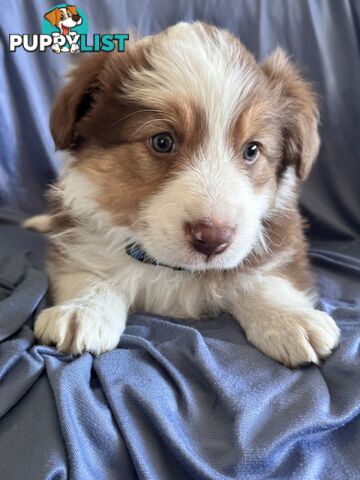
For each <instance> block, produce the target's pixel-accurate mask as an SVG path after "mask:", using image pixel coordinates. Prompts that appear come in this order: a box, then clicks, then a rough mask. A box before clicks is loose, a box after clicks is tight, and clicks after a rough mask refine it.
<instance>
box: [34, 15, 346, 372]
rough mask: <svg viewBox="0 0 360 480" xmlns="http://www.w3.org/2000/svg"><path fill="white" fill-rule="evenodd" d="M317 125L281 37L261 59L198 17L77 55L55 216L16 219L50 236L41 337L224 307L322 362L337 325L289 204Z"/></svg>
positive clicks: (78, 339)
mask: <svg viewBox="0 0 360 480" xmlns="http://www.w3.org/2000/svg"><path fill="white" fill-rule="evenodd" d="M317 126H318V109H317V105H316V101H315V98H314V94H313V92H312V89H311V87H310V85H309V84H308V83H306V82H305V81H304V80H303V79H302V78H301V76H300V75H299V73H298V70H297V69H296V68H295V67H294V65H292V64H291V63H290V62H289V60H288V59H287V57H286V55H285V54H284V52H283V51H282V50H280V49H278V50H276V51H275V52H274V53H273V54H272V55H271V56H270V57H269V58H267V59H266V60H265V61H264V62H263V63H261V64H257V63H256V61H255V59H254V57H253V56H252V55H251V54H250V53H249V52H248V51H247V50H246V49H245V48H244V46H243V45H242V44H241V43H240V42H239V41H238V40H237V39H236V38H234V37H233V36H232V35H230V34H229V33H228V32H226V31H224V30H219V29H217V28H215V27H211V26H208V25H206V24H203V23H194V24H186V23H179V24H177V25H175V26H173V27H171V28H169V29H167V30H166V31H164V32H162V33H160V34H159V35H154V36H150V37H146V38H144V39H141V40H138V41H135V42H134V43H133V44H131V45H130V46H129V47H128V49H127V51H126V52H125V53H100V54H91V55H89V56H87V57H85V58H83V59H82V60H81V61H80V63H79V64H78V66H77V67H76V68H75V69H74V70H73V71H72V72H71V76H70V79H69V82H68V83H67V84H66V86H65V88H64V89H63V90H62V91H61V92H60V94H59V96H58V98H57V100H56V102H55V105H54V108H53V111H52V115H51V131H52V134H53V137H54V141H55V145H56V147H57V149H60V150H66V151H67V154H66V158H65V166H64V169H63V171H62V173H61V174H60V177H59V180H58V181H57V183H56V185H54V186H53V188H52V189H51V191H50V198H51V210H50V214H49V216H40V217H34V218H33V219H30V220H29V221H28V222H27V226H30V227H31V226H33V227H35V228H36V227H37V228H38V229H40V230H43V231H47V232H48V235H49V239H50V250H49V257H48V273H49V276H50V281H51V290H52V295H53V299H54V302H55V306H53V307H52V308H48V309H46V310H43V311H42V312H41V313H40V315H39V317H38V318H37V320H36V323H35V334H36V336H37V337H38V338H39V340H40V341H41V342H43V343H45V344H55V345H56V347H57V348H58V349H59V350H61V351H64V352H71V353H75V354H79V353H81V352H84V351H89V352H92V353H94V354H96V355H97V354H100V353H101V352H105V351H107V350H111V349H113V348H115V347H116V346H117V345H118V342H119V339H120V336H121V334H122V333H123V331H124V329H125V326H126V319H127V316H128V313H129V312H134V311H139V310H146V311H148V312H152V313H154V314H161V315H172V316H175V317H199V316H205V315H206V316H208V315H216V314H217V313H218V312H220V311H228V312H230V313H231V314H232V315H233V317H234V319H235V320H236V321H237V322H239V324H240V325H241V327H242V328H243V329H244V331H245V333H246V336H247V338H248V340H249V341H250V342H251V343H252V344H253V345H254V346H256V347H257V348H258V349H260V350H261V351H262V352H264V353H265V354H266V355H269V356H270V357H272V358H274V359H276V360H278V361H279V362H282V363H284V364H285V365H287V366H291V367H296V366H297V365H300V364H303V363H308V362H313V363H319V361H320V359H321V358H323V357H326V356H328V355H329V354H330V352H331V351H332V350H333V348H334V347H335V346H336V345H337V343H338V340H339V334H340V332H339V329H338V327H337V326H336V324H335V322H334V321H333V320H332V318H331V317H329V315H327V314H326V313H324V312H321V311H319V310H316V308H315V307H314V305H315V295H314V290H313V285H312V281H311V275H310V271H309V265H308V260H307V253H306V242H305V239H304V234H303V223H302V219H301V217H300V214H299V210H298V186H299V182H300V181H301V180H304V179H305V178H306V177H307V175H308V173H309V171H310V169H311V167H312V165H313V163H314V160H315V158H316V156H317V153H318V149H319V136H318V131H317Z"/></svg>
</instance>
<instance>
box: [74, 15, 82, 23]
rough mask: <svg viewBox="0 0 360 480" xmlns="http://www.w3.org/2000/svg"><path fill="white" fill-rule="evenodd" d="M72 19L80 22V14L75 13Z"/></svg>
mask: <svg viewBox="0 0 360 480" xmlns="http://www.w3.org/2000/svg"><path fill="white" fill-rule="evenodd" d="M72 19H73V20H74V22H78V21H79V20H80V15H73V16H72Z"/></svg>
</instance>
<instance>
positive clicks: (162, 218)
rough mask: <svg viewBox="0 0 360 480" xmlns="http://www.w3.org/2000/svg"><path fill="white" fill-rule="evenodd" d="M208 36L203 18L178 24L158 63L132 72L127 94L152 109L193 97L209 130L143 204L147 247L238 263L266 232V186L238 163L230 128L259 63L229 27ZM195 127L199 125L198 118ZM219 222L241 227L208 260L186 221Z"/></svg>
mask: <svg viewBox="0 0 360 480" xmlns="http://www.w3.org/2000/svg"><path fill="white" fill-rule="evenodd" d="M213 35H215V37H213V36H212V35H209V34H208V33H207V32H206V31H205V29H204V27H203V26H202V25H201V24H195V25H188V24H178V25H176V26H175V27H172V28H170V29H169V30H168V32H167V33H165V34H164V36H163V42H161V43H159V44H158V45H156V46H155V47H154V48H153V50H152V51H151V54H150V58H149V60H150V63H151V64H152V66H153V70H149V71H140V72H133V75H132V78H131V82H129V83H128V84H127V85H126V90H127V95H128V96H130V97H132V98H134V99H136V101H140V102H144V104H145V105H149V107H153V108H165V109H166V104H167V102H168V100H171V99H173V98H174V97H175V98H178V99H179V98H181V97H183V98H184V101H186V98H193V99H195V101H196V104H197V105H199V106H200V107H201V108H202V110H203V111H204V113H205V115H206V124H207V134H206V138H204V139H203V140H202V145H201V146H199V149H198V151H197V153H196V154H194V155H196V157H195V158H192V159H191V161H190V162H189V165H188V167H187V168H186V169H185V170H183V171H182V173H181V174H179V175H178V176H177V177H176V178H174V179H173V180H172V181H170V182H169V183H167V185H166V186H165V187H163V188H162V190H161V191H160V192H159V193H158V194H157V195H155V196H154V197H153V198H152V199H151V200H150V201H149V202H148V204H147V205H146V206H145V207H144V210H143V212H142V214H143V215H142V216H143V217H144V218H145V219H147V228H146V231H145V233H144V236H143V247H144V248H145V250H146V251H147V252H148V253H149V254H150V255H152V256H153V257H155V258H156V259H157V260H158V261H160V262H163V263H168V264H171V265H179V266H186V268H193V269H205V268H231V267H234V266H236V265H237V264H239V263H240V262H241V260H242V259H244V257H245V256H246V255H247V254H248V253H249V252H250V251H251V250H252V248H254V246H255V244H256V242H257V241H258V239H259V237H260V236H261V218H262V216H263V215H264V212H265V211H266V209H267V208H268V203H269V202H268V194H267V192H263V193H259V192H255V190H254V188H253V186H252V184H251V182H250V180H249V178H248V177H247V175H246V174H245V173H244V172H241V169H240V168H238V167H237V165H236V160H235V158H234V153H233V151H232V147H231V145H230V141H229V127H230V125H231V124H232V122H233V121H234V119H235V118H236V115H237V114H238V113H239V108H240V107H241V105H242V104H243V102H244V100H245V99H246V98H247V96H248V95H249V93H250V92H251V90H252V89H253V88H254V86H255V82H256V64H255V61H254V60H253V58H252V57H251V56H250V55H249V54H248V53H247V52H246V51H243V50H241V49H243V47H242V46H241V45H240V44H239V43H235V40H233V39H232V40H229V36H228V34H227V33H224V32H221V31H218V30H216V31H214V34H213ZM194 128H196V125H194ZM202 219H206V220H209V221H214V220H216V221H220V222H221V223H223V224H227V225H229V226H236V235H235V238H234V241H233V243H232V244H231V246H230V247H229V248H228V249H226V250H225V251H224V252H223V253H221V254H219V255H215V256H213V257H211V258H210V260H209V261H206V258H205V256H204V255H202V254H200V253H199V252H196V251H194V249H192V248H191V247H190V245H189V244H188V243H187V241H186V238H185V233H184V224H185V223H186V222H192V221H201V220H202Z"/></svg>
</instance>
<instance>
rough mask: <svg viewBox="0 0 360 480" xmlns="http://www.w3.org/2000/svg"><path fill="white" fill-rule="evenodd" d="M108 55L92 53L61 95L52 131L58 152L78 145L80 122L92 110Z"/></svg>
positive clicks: (57, 102)
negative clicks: (100, 75)
mask: <svg viewBox="0 0 360 480" xmlns="http://www.w3.org/2000/svg"><path fill="white" fill-rule="evenodd" d="M105 60H106V54H105V55H104V54H102V53H99V54H94V53H93V54H91V55H89V56H87V57H85V58H82V60H81V63H80V64H79V65H78V66H77V67H75V68H74V69H73V70H72V71H71V73H70V79H69V81H68V83H67V84H66V86H65V87H64V88H63V90H61V92H60V93H59V95H58V96H57V98H56V100H55V103H54V106H53V109H52V112H51V115H50V130H51V133H52V136H53V139H54V142H55V146H56V149H57V150H64V149H67V148H71V147H74V146H76V141H77V140H78V136H77V128H78V125H79V122H80V121H81V120H82V119H83V118H85V117H86V115H87V114H89V112H90V111H91V110H92V108H93V107H94V104H95V102H96V94H97V93H98V90H99V73H100V72H101V71H102V67H103V65H104V63H105Z"/></svg>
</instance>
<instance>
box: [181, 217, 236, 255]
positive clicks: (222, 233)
mask: <svg viewBox="0 0 360 480" xmlns="http://www.w3.org/2000/svg"><path fill="white" fill-rule="evenodd" d="M185 233H186V235H187V236H188V239H189V241H190V243H191V245H192V246H193V247H194V248H195V250H197V251H198V252H200V253H203V254H204V255H206V256H207V257H209V256H210V255H217V254H219V253H222V252H224V251H225V250H226V249H227V248H228V247H229V245H230V244H231V243H232V241H233V239H234V234H235V227H230V226H228V225H223V224H220V223H215V222H214V223H205V222H193V223H186V224H185Z"/></svg>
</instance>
